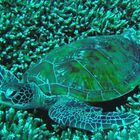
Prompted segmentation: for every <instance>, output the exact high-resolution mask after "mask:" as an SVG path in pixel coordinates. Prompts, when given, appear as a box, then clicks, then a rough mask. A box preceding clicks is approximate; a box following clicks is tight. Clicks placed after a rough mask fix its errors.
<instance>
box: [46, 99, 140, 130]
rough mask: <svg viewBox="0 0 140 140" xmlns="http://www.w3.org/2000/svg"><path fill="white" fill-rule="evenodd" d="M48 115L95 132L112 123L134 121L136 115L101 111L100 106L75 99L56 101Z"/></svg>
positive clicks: (125, 123) (109, 126)
mask: <svg viewBox="0 0 140 140" xmlns="http://www.w3.org/2000/svg"><path fill="white" fill-rule="evenodd" d="M49 116H50V118H51V119H52V120H54V121H55V122H57V123H59V124H62V125H67V126H71V127H75V128H80V129H83V130H88V131H91V132H95V131H97V130H104V129H111V127H112V125H113V124H116V125H118V126H125V125H128V124H131V123H133V122H135V121H136V120H137V119H138V116H136V115H134V114H131V113H129V112H128V113H121V112H107V113H105V112H102V109H101V108H97V107H94V106H89V105H87V104H85V103H83V102H79V101H77V100H69V101H67V100H66V99H65V100H63V101H58V102H57V103H56V104H54V105H53V106H52V107H51V108H50V109H49Z"/></svg>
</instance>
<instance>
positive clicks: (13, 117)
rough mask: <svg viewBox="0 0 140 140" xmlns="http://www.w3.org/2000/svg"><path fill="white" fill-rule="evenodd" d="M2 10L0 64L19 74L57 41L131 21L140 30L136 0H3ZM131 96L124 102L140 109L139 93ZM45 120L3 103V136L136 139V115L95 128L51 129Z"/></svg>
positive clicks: (139, 132) (110, 30)
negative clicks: (100, 129) (129, 121)
mask: <svg viewBox="0 0 140 140" xmlns="http://www.w3.org/2000/svg"><path fill="white" fill-rule="evenodd" d="M0 12H1V14H0V64H1V65H5V66H6V67H7V68H8V69H10V70H11V71H12V72H14V74H16V75H17V76H18V77H19V78H21V76H22V74H23V72H25V71H26V70H27V69H28V67H29V66H30V64H31V63H32V62H36V61H37V60H38V59H40V58H42V57H43V56H45V55H46V54H47V53H48V52H49V51H51V49H53V48H55V47H59V46H62V45H64V44H67V43H70V42H72V41H74V40H77V39H81V38H84V37H86V36H93V35H103V34H120V33H122V32H123V30H124V29H126V28H129V27H134V28H136V29H137V30H140V16H139V15H140V1H139V0H131V1H130V0H116V1H114V0H110V1H108V0H87V1H86V0H67V1H64V0H55V1H54V0H1V1H0ZM135 98H137V99H138V101H134V100H133V99H131V98H129V102H130V104H128V107H131V108H132V109H130V111H132V112H134V113H137V114H139V107H140V106H139V103H140V101H139V96H135ZM118 111H119V110H118ZM45 123H46V125H47V122H45V121H44V120H41V119H39V118H36V117H35V116H34V114H31V113H29V112H27V111H17V110H15V109H12V108H10V109H8V108H5V107H2V106H1V109H0V137H1V139H2V140H18V139H20V140H21V139H22V140H27V139H29V140H34V139H35V140H44V139H48V140H66V139H71V140H82V139H83V140H88V139H92V140H116V139H117V140H124V139H125V140H130V139H133V140H138V139H140V129H139V128H140V121H138V122H136V123H135V124H133V125H130V126H127V127H124V128H122V129H121V128H117V126H112V127H113V129H112V130H109V131H107V132H97V133H95V134H89V133H86V132H82V131H78V130H72V129H69V128H68V129H64V130H61V128H60V127H57V129H56V130H55V129H54V132H51V131H49V130H48V129H47V127H46V125H45ZM60 132H61V133H60Z"/></svg>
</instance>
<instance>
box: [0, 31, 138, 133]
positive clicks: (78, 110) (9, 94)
mask: <svg viewBox="0 0 140 140" xmlns="http://www.w3.org/2000/svg"><path fill="white" fill-rule="evenodd" d="M139 49H140V45H139V44H137V43H136V36H135V31H134V30H132V29H131V30H129V31H127V32H126V33H124V34H122V35H111V36H97V37H88V38H86V39H83V40H80V41H76V42H74V43H71V44H69V45H65V46H63V47H61V48H57V49H54V50H53V51H51V52H50V53H49V54H48V55H47V56H46V57H45V58H44V59H42V60H40V61H39V62H38V63H37V64H33V65H31V67H30V68H29V69H28V70H27V71H26V72H25V73H24V75H23V79H22V81H19V80H18V79H17V78H16V77H15V76H14V75H13V74H12V73H10V71H8V70H6V69H5V68H4V67H2V66H0V80H1V81H0V91H1V94H0V103H2V104H5V105H8V106H11V107H15V108H19V109H27V108H42V109H48V110H49V111H48V113H49V116H50V118H51V119H52V120H54V121H55V122H58V123H59V124H63V125H67V126H71V127H76V128H81V129H84V130H89V131H91V132H93V131H95V130H97V129H110V128H111V125H112V124H117V125H119V126H123V125H128V124H130V123H133V122H135V121H136V120H137V119H138V116H136V115H134V114H131V113H129V112H128V113H124V112H123V113H120V112H102V108H98V107H94V106H90V105H88V104H86V102H103V101H109V100H112V99H115V98H118V97H120V96H123V95H125V94H127V93H129V92H130V91H132V90H133V89H134V88H135V87H136V86H137V85H138V84H139V83H140V76H139V75H140V65H139V64H140V50H139Z"/></svg>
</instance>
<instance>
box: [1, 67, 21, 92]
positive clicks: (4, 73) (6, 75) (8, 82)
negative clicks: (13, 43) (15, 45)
mask: <svg viewBox="0 0 140 140" xmlns="http://www.w3.org/2000/svg"><path fill="white" fill-rule="evenodd" d="M18 83H19V80H18V78H17V77H16V76H15V75H14V74H13V73H11V72H10V71H9V70H7V69H5V68H4V67H3V66H1V65H0V91H5V90H7V88H9V87H12V85H15V84H18Z"/></svg>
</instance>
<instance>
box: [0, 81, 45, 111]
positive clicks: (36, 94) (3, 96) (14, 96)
mask: <svg viewBox="0 0 140 140" xmlns="http://www.w3.org/2000/svg"><path fill="white" fill-rule="evenodd" d="M41 95H43V94H41V90H40V89H39V88H38V86H37V85H36V84H34V83H26V84H23V83H18V84H14V86H9V87H8V88H7V89H6V90H5V91H0V104H4V105H7V106H10V107H14V108H18V109H29V108H39V107H40V106H41V100H43V98H41Z"/></svg>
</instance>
